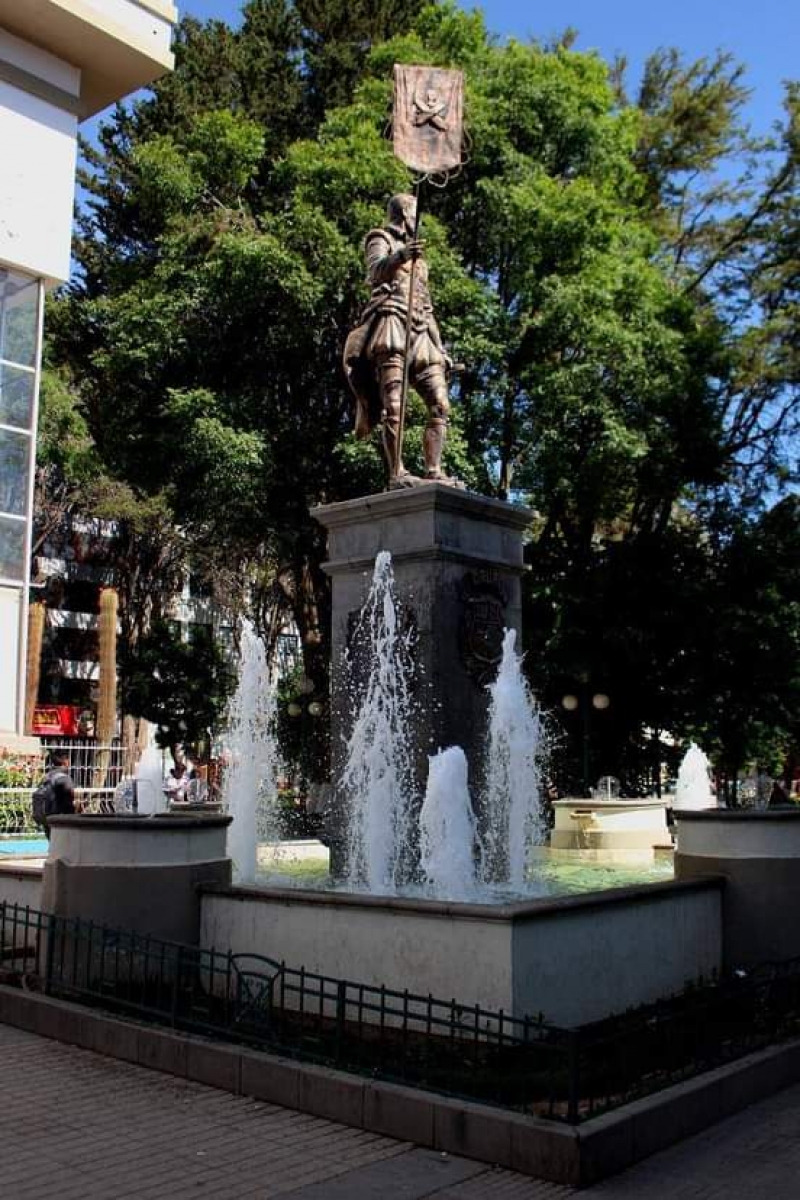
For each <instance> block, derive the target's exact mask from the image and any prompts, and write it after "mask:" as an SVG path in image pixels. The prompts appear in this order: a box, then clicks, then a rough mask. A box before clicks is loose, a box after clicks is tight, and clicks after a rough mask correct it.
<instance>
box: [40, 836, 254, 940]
mask: <svg viewBox="0 0 800 1200" xmlns="http://www.w3.org/2000/svg"><path fill="white" fill-rule="evenodd" d="M230 823H231V818H230V817H229V816H227V815H223V814H209V815H203V816H200V815H193V816H184V815H183V814H181V815H172V814H170V815H168V816H158V817H118V816H95V815H79V816H56V817H51V818H50V846H49V852H48V856H47V859H46V860H45V863H44V874H43V878H42V899H41V905H42V909H43V910H44V911H45V912H52V913H56V914H58V915H59V916H64V917H81V918H83V919H84V920H91V921H94V922H95V923H97V924H102V925H108V926H111V927H112V928H113V927H119V928H122V929H126V930H130V931H132V932H135V933H143V934H149V933H152V934H155V935H156V936H158V937H161V938H165V939H166V940H168V941H179V942H194V941H196V940H197V934H198V926H199V904H198V900H197V887H198V885H199V884H201V883H229V882H230V879H231V863H230V859H229V858H228V857H227V856H226V851H225V841H226V835H227V830H228V826H229V825H230Z"/></svg>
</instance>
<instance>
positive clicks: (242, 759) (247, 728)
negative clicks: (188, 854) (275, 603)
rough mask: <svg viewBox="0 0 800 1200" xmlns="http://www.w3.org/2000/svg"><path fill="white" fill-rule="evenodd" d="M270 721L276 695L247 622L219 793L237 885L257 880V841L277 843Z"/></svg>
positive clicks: (259, 645) (256, 638)
mask: <svg viewBox="0 0 800 1200" xmlns="http://www.w3.org/2000/svg"><path fill="white" fill-rule="evenodd" d="M274 719H275V689H274V687H273V681H272V679H271V677H270V671H269V667H268V666H267V660H266V655H265V653H264V643H263V642H262V641H261V638H260V637H259V636H258V634H257V633H256V631H255V629H254V628H253V626H252V625H251V624H250V622H249V621H243V622H242V625H241V641H240V666H239V679H238V683H237V686H236V691H235V693H234V696H233V699H232V701H231V704H230V707H229V710H228V726H227V734H226V738H225V742H226V751H225V758H226V760H227V762H226V766H225V772H224V777H223V790H222V799H223V807H224V808H225V810H226V811H227V812H228V813H230V815H231V816H232V817H233V821H232V822H231V825H230V827H229V829H228V854H229V856H230V858H231V860H232V862H233V872H234V878H235V879H236V880H237V881H238V882H240V883H252V882H254V880H255V878H256V868H257V854H258V842H259V840H260V837H261V838H264V839H269V838H270V837H272V838H273V839H277V819H276V815H275V810H274V808H273V807H272V803H273V800H274V797H275V793H276V762H277V756H276V749H275V739H274V733H273V726H274Z"/></svg>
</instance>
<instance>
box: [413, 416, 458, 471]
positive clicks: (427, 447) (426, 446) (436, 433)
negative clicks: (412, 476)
mask: <svg viewBox="0 0 800 1200" xmlns="http://www.w3.org/2000/svg"><path fill="white" fill-rule="evenodd" d="M446 436H447V418H446V417H435V416H434V417H430V418H429V420H428V424H427V425H426V426H425V432H424V434H423V435H422V455H423V459H424V462H425V478H426V480H428V481H429V482H431V483H447V484H449V485H450V487H458V488H463V486H464V484H463V483H462V482H461V480H460V479H453V478H452V477H451V476H450V475H446V474H445V473H444V471H443V470H442V451H443V450H444V443H445V438H446Z"/></svg>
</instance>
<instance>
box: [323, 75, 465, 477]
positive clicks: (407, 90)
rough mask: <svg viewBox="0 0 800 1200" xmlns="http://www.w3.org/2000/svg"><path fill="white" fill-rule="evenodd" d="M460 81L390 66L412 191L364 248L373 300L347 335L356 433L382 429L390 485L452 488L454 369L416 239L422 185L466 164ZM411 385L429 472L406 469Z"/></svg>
mask: <svg viewBox="0 0 800 1200" xmlns="http://www.w3.org/2000/svg"><path fill="white" fill-rule="evenodd" d="M463 95H464V85H463V77H462V74H461V72H460V71H447V70H443V69H441V68H437V67H402V66H395V69H394V115H393V123H392V128H393V137H394V150H395V154H396V155H397V156H398V158H400V159H401V161H402V162H404V163H405V164H406V165H407V166H408V167H410V168H411V170H412V171H414V173H415V176H416V178H415V190H414V194H413V195H411V194H406V193H401V194H398V195H396V196H392V198H391V199H390V201H389V205H388V209H387V214H386V224H385V225H384V226H382V227H381V228H378V229H373V230H371V231H370V233H368V234H367V237H366V239H365V242H364V253H365V258H366V265H367V282H368V284H369V287H370V293H371V294H370V299H369V302H368V303H367V306H366V308H365V309H364V311H363V313H362V314H361V318H360V320H359V323H358V325H356V327H355V328H354V329H353V330H352V331H351V333H350V335H349V336H348V338H347V342H346V345H345V350H344V367H345V372H346V375H347V378H348V381H349V383H350V386H351V388H352V390H353V392H354V394H355V397H356V433H357V435H358V436H359V437H368V436H369V434H370V433H371V432H372V430H373V429H374V428H376V426H378V425H380V426H381V430H382V437H383V450H384V455H385V458H386V463H387V466H388V469H389V487H390V488H400V487H412V486H414V485H416V484H420V483H424V482H425V481H439V482H443V483H454V482H455V481H454V480H451V479H448V478H447V476H446V475H445V474H444V473H443V471H442V465H441V463H442V450H443V448H444V444H445V438H446V432H447V422H448V413H449V411H450V401H449V396H448V377H449V375H450V373H451V372H452V369H453V363H452V360H451V359H450V357H449V355H448V354H447V353H446V351H445V349H444V346H443V345H442V339H441V336H440V334H439V327H438V325H437V323H436V318H435V316H434V312H433V304H432V302H431V297H430V292H429V290H428V264H427V263H426V261H425V258H424V249H425V243H424V242H423V241H422V240H421V239H420V237H419V223H420V204H419V201H420V187H421V184H422V182H423V181H424V180H425V179H431V178H433V179H436V180H438V181H439V184H440V186H441V183H442V181H446V179H447V176H448V174H449V173H450V172H452V171H453V170H455V169H457V168H458V167H459V166H460V165H461V161H462V151H461V146H462V136H463ZM409 385H411V386H413V387H414V389H415V391H416V392H417V393H418V394H419V396H420V397H421V399H422V400H423V401H424V403H425V406H426V408H427V410H428V417H427V422H426V425H425V430H424V433H423V441H422V452H423V462H424V475H423V477H422V478H420V477H418V476H415V475H412V474H411V473H410V472H409V471H407V470H406V468H405V466H404V465H403V434H404V428H405V416H406V406H407V397H408V388H409Z"/></svg>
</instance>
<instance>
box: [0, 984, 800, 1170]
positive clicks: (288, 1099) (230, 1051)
mask: <svg viewBox="0 0 800 1200" xmlns="http://www.w3.org/2000/svg"><path fill="white" fill-rule="evenodd" d="M0 1021H2V1022H3V1023H4V1024H6V1025H13V1026H16V1027H17V1028H19V1029H26V1030H28V1031H29V1032H31V1033H37V1034H39V1035H40V1036H42V1037H49V1038H54V1039H55V1040H57V1041H61V1042H66V1043H68V1044H70V1045H73V1046H80V1047H82V1048H83V1049H86V1050H93V1051H94V1052H95V1053H98V1054H105V1055H108V1056H109V1057H111V1058H118V1059H122V1060H124V1061H125V1062H130V1063H136V1064H137V1065H139V1066H141V1067H146V1068H148V1069H150V1070H156V1071H163V1072H166V1073H168V1074H172V1075H176V1076H178V1077H179V1078H181V1079H190V1080H193V1081H195V1082H197V1083H203V1084H207V1085H208V1086H210V1087H216V1088H220V1089H222V1090H223V1091H227V1092H231V1093H233V1094H234V1095H241V1096H250V1097H252V1098H254V1099H257V1100H264V1101H268V1102H269V1103H271V1104H278V1105H282V1106H283V1107H286V1108H294V1109H298V1110H300V1111H301V1112H307V1113H311V1114H312V1115H313V1116H318V1117H324V1118H326V1119H327V1120H331V1121H339V1122H341V1123H342V1124H343V1125H351V1126H355V1127H356V1128H358V1129H364V1130H368V1131H370V1132H372V1133H380V1134H383V1135H384V1136H387V1137H394V1138H398V1139H400V1140H401V1141H410V1142H414V1143H415V1144H416V1145H418V1146H423V1147H426V1148H430V1149H434V1150H439V1151H447V1152H448V1153H449V1154H457V1155H460V1156H463V1157H465V1158H473V1159H477V1160H478V1161H479V1162H486V1163H491V1164H493V1165H496V1166H500V1167H505V1168H508V1169H510V1170H513V1171H519V1172H522V1173H524V1174H526V1175H533V1176H535V1177H536V1178H539V1179H546V1180H550V1181H551V1182H554V1183H565V1184H572V1185H573V1186H577V1187H586V1186H588V1185H589V1184H592V1183H597V1182H598V1181H599V1180H601V1179H604V1178H606V1176H608V1175H613V1174H616V1173H617V1172H618V1171H623V1170H625V1168H626V1167H629V1166H632V1165H633V1163H635V1162H639V1161H640V1160H641V1159H643V1158H646V1157H647V1156H648V1155H650V1154H653V1153H655V1152H656V1151H657V1150H663V1149H665V1148H666V1147H667V1146H671V1145H673V1144H674V1143H675V1142H678V1141H680V1140H681V1139H682V1138H685V1137H688V1136H689V1135H690V1134H693V1133H698V1132H699V1131H700V1130H701V1129H705V1128H707V1127H708V1126H709V1125H713V1124H714V1123H715V1122H716V1121H719V1120H721V1119H722V1118H723V1117H727V1116H731V1115H732V1114H733V1113H735V1112H739V1111H740V1110H741V1109H743V1108H746V1107H747V1106H748V1105H750V1104H752V1103H754V1102H755V1101H756V1100H761V1099H763V1098H764V1097H765V1096H769V1095H772V1094H773V1093H775V1092H777V1091H780V1089H781V1088H784V1087H788V1086H789V1085H790V1084H793V1083H796V1082H797V1081H798V1079H800V1041H794V1042H790V1043H787V1044H786V1045H783V1046H774V1047H771V1048H770V1049H768V1050H763V1051H760V1052H758V1053H756V1054H751V1055H748V1056H747V1057H746V1058H742V1059H740V1060H739V1061H738V1062H735V1063H731V1064H728V1065H727V1066H725V1067H720V1068H718V1069H717V1070H715V1071H709V1072H707V1073H706V1074H704V1075H702V1076H698V1077H697V1078H695V1079H692V1080H689V1081H688V1082H686V1083H681V1084H677V1085H675V1086H673V1087H671V1088H667V1089H665V1090H664V1091H661V1092H657V1093H655V1094H654V1095H652V1096H649V1097H647V1098H646V1099H644V1100H638V1101H636V1102H634V1103H633V1104H628V1105H626V1106H625V1107H624V1108H621V1109H618V1110H616V1111H615V1112H612V1113H607V1114H606V1115H604V1116H601V1117H594V1118H592V1119H591V1120H589V1121H585V1122H584V1123H583V1124H582V1125H580V1126H577V1127H573V1126H569V1125H561V1124H559V1123H557V1122H555V1121H546V1120H543V1119H541V1118H537V1117H528V1116H525V1115H524V1114H521V1113H513V1112H507V1111H505V1110H503V1109H499V1108H492V1107H490V1106H488V1105H483V1104H477V1103H472V1102H470V1101H466V1100H458V1099H451V1098H449V1097H446V1096H439V1095H437V1094H435V1093H433V1092H425V1091H422V1090H418V1089H415V1088H411V1087H404V1086H402V1085H399V1084H393V1083H384V1082H383V1081H381V1080H375V1079H366V1078H362V1077H361V1076H359V1075H350V1074H347V1073H346V1072H344V1071H337V1070H332V1069H330V1068H327V1067H320V1066H314V1065H312V1064H307V1063H298V1062H295V1061H294V1060H292V1059H285V1058H280V1057H278V1056H276V1055H272V1054H267V1053H263V1052H261V1051H258V1050H251V1049H249V1048H248V1047H244V1046H237V1045H232V1044H229V1043H224V1042H216V1041H212V1040H210V1039H206V1038H202V1037H197V1036H195V1035H189V1034H185V1033H180V1032H175V1031H173V1030H170V1029H164V1028H161V1027H158V1026H152V1025H146V1024H140V1023H138V1022H134V1021H129V1020H123V1019H120V1018H118V1017H112V1016H109V1015H107V1014H105V1013H103V1012H101V1011H98V1010H95V1009H89V1008H85V1007H83V1006H82V1005H79V1004H72V1003H70V1002H68V1001H65V1000H54V999H52V998H51V997H48V996H42V995H40V994H37V993H34V992H25V991H21V990H19V989H18V988H14V987H9V986H7V985H3V984H0Z"/></svg>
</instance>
